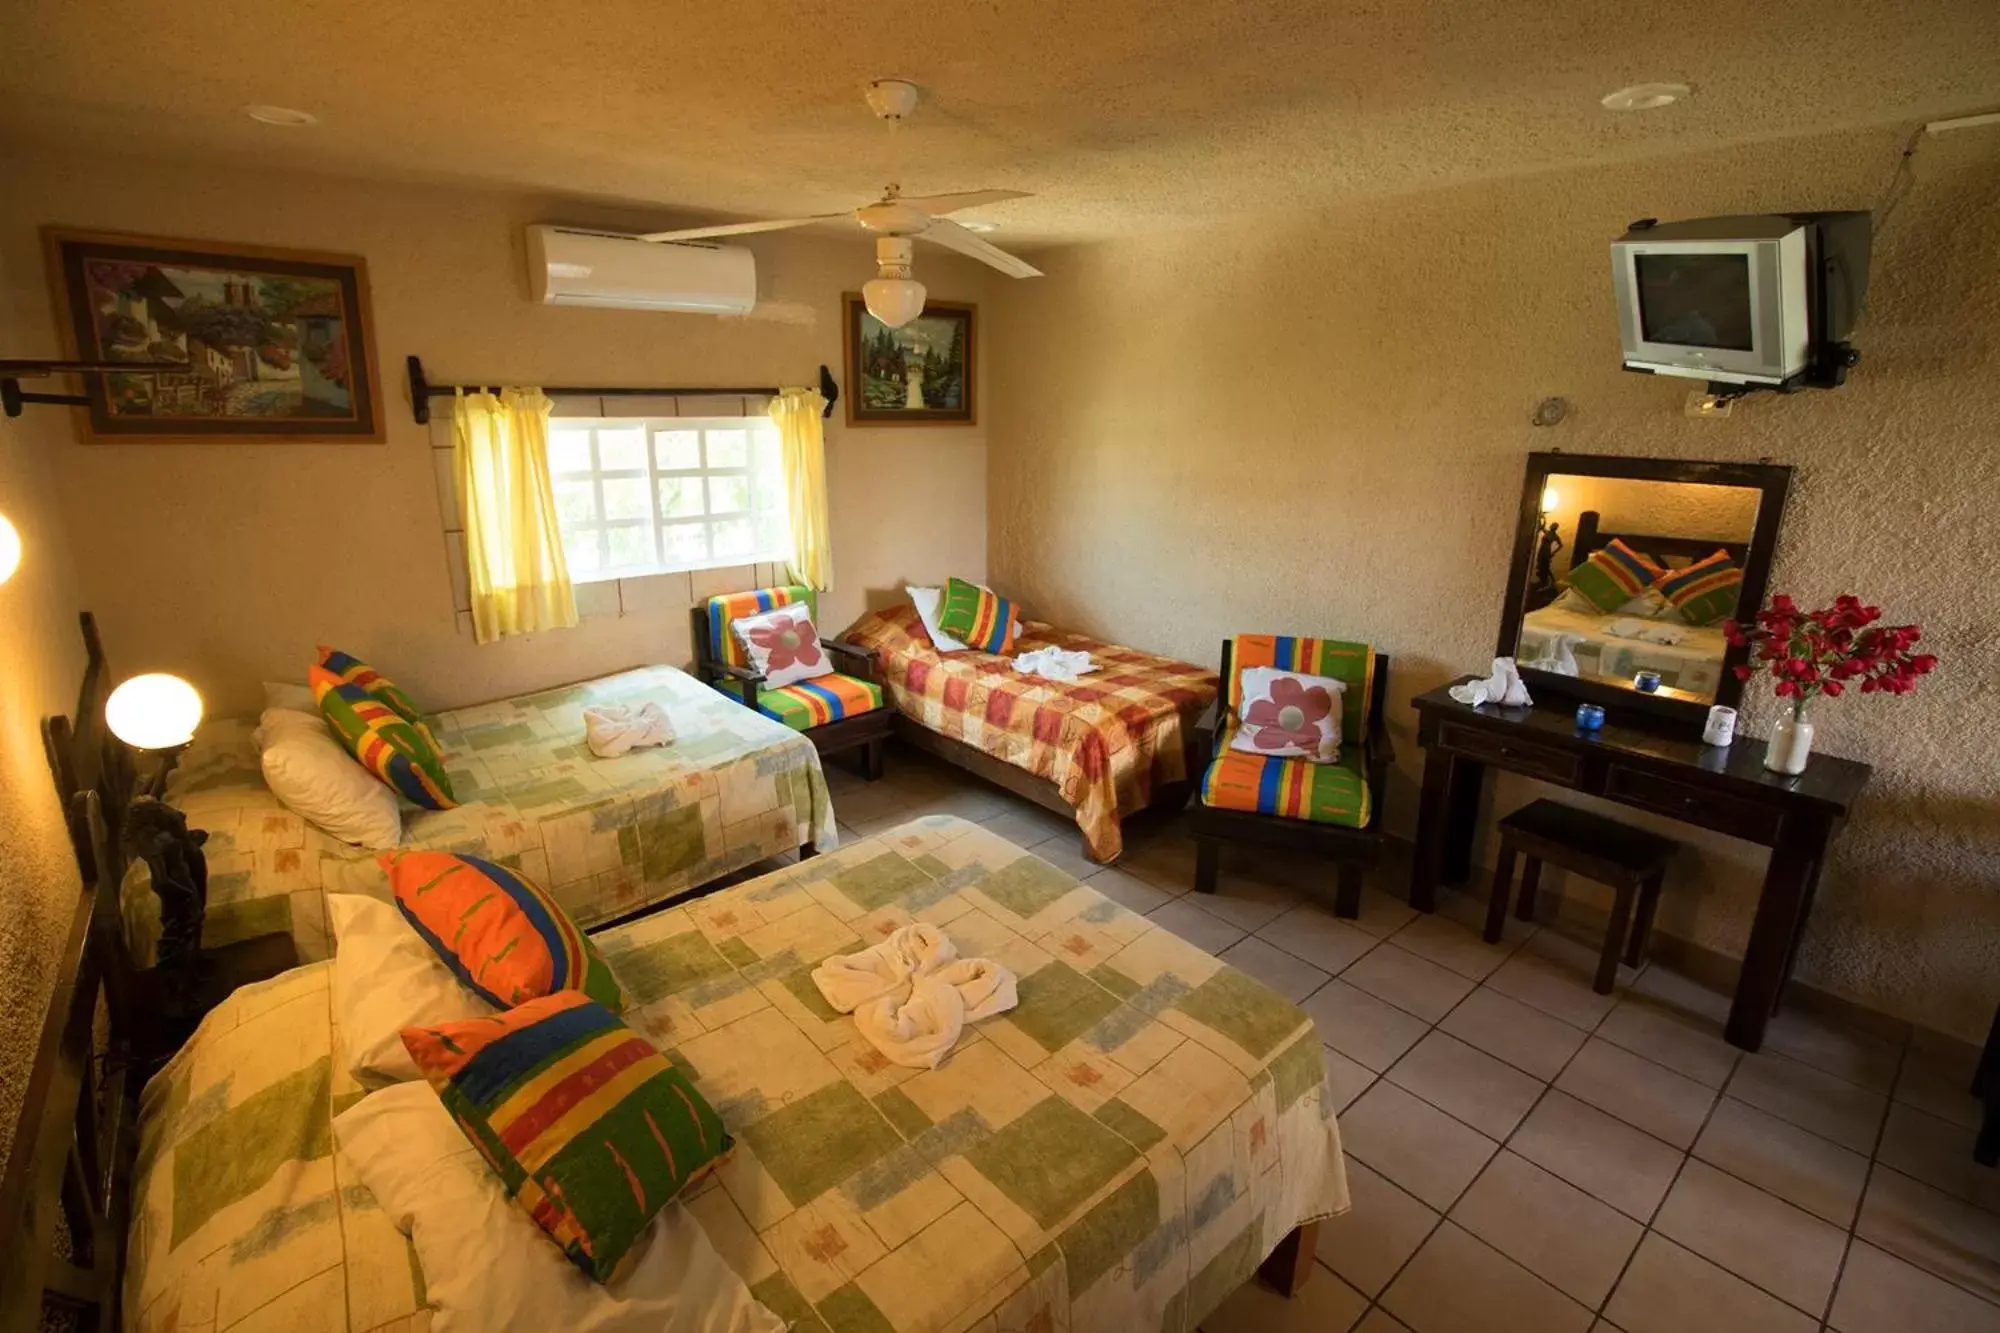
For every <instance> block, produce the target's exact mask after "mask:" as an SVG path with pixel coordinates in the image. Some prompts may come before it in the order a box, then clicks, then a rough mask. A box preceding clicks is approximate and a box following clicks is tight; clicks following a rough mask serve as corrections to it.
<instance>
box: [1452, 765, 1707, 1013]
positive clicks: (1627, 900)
mask: <svg viewBox="0 0 2000 1333" xmlns="http://www.w3.org/2000/svg"><path fill="white" fill-rule="evenodd" d="M1678 850H1680V844H1679V843H1677V842H1675V841H1673V839H1671V838H1662V837H1660V836H1659V835H1658V834H1654V833H1647V832H1646V831H1645V830H1643V829H1636V828H1633V827H1631V826H1630V825H1629V824H1621V823H1619V822H1618V821H1617V820H1615V819H1606V818H1605V817H1604V816H1602V815H1594V814H1591V813H1590V812H1589V811H1587V810H1579V809H1577V808H1576V807H1575V806H1569V805H1564V804H1563V803H1562V802H1560V801H1547V800H1543V801H1536V802H1534V803H1532V804H1530V805H1525V806H1522V807H1521V808H1520V809H1519V810H1516V811H1515V812H1514V813H1513V814H1511V815H1508V816H1507V817H1506V818H1505V819H1503V820H1501V821H1500V856H1499V859H1498V861H1497V863H1496V864H1495V866H1494V868H1493V896H1492V899H1491V901H1489V902H1488V903H1487V905H1486V942H1487V943H1489V944H1497V943H1499V941H1500V935H1501V929H1502V927H1503V926H1504V925H1505V924H1506V920H1507V898H1508V896H1509V892H1510V890H1511V889H1512V887H1513V879H1514V858H1515V857H1516V856H1524V857H1526V858H1527V865H1526V866H1525V867H1523V869H1522V871H1521V897H1520V902H1519V904H1518V905H1517V907H1516V908H1515V915H1516V916H1517V917H1519V918H1520V919H1521V920H1523V921H1533V920H1534V919H1535V890H1536V888H1537V887H1538V886H1539V884H1540V881H1541V876H1542V863H1543V862H1547V863H1549V864H1550V865H1554V866H1560V867H1561V868H1562V869H1564V870H1567V871H1570V872H1571V873H1572V874H1577V875H1582V876H1583V877H1584V878H1586V879H1594V880H1596V881H1597V882H1598V883H1600V884H1608V885H1610V886H1611V888H1612V891H1613V892H1614V893H1615V895H1616V897H1615V898H1614V899H1613V900H1612V904H1611V924H1610V927H1609V928H1608V929H1607V930H1606V931H1605V933H1604V949H1603V952H1602V953H1600V954H1599V955H1598V959H1597V977H1596V979H1595V981H1594V982H1593V983H1592V989H1593V990H1595V991H1596V992H1597V993H1598V994H1599V995H1609V994H1610V993H1611V987H1612V983H1613V982H1615V981H1616V980H1617V979H1618V956H1619V954H1620V952H1621V951H1622V952H1623V953H1624V956H1625V962H1626V963H1627V964H1628V965H1630V966H1632V967H1637V966H1638V965H1639V963H1640V961H1641V960H1642V959H1644V958H1645V956H1646V939H1647V936H1649V935H1650V934H1651V933H1652V930H1653V912H1654V910H1655V909H1656V908H1657V907H1658V905H1659V901H1660V885H1661V882H1662V881H1663V880H1664V879H1665V878H1666V873H1667V863H1668V862H1670V861H1672V860H1673V859H1674V853H1675V852H1676V851H1678ZM1635 900H1636V901H1635ZM1635 907H1636V912H1637V915H1636V919H1635V916H1634V912H1635Z"/></svg>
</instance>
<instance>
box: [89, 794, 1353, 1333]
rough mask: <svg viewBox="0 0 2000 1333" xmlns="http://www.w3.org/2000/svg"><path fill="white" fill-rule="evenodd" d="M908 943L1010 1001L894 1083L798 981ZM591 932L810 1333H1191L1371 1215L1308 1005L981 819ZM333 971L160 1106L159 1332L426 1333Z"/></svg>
mask: <svg viewBox="0 0 2000 1333" xmlns="http://www.w3.org/2000/svg"><path fill="white" fill-rule="evenodd" d="M912 920H925V921H930V922H934V923H936V924H938V925H939V926H941V927H942V928H943V930H944V931H945V933H946V934H947V935H948V936H949V937H950V938H951V939H952V940H953V941H954V942H955V943H956V944H957V945H958V946H959V948H960V950H961V952H963V953H967V954H979V955H984V956H986V957H990V958H994V959H996V960H998V961H1000V962H1002V963H1004V964H1006V965H1007V966H1008V967H1010V968H1012V969H1014V971H1015V972H1016V973H1017V975H1018V976H1019V978H1020V1005H1019V1007H1018V1008H1016V1009H1015V1010H1013V1011H1012V1012H1011V1013H1009V1014H1006V1015H1004V1016H1002V1017H999V1018H995V1019H990V1020H987V1021H986V1022H983V1023H980V1024H978V1025H976V1026H975V1027H973V1028H969V1029H968V1030H967V1032H966V1034H965V1036H964V1038H963V1039H962V1040H961V1042H960V1044H959V1046H958V1047H957V1048H956V1049H955V1050H954V1051H953V1052H952V1054H951V1055H950V1056H949V1057H948V1058H947V1059H946V1061H945V1063H944V1064H943V1066H942V1067H941V1068H939V1069H936V1070H915V1069H906V1068H903V1067H900V1066H896V1065H891V1064H889V1063H888V1062H887V1061H886V1060H884V1059H883V1058H882V1057H881V1056H880V1055H879V1054H878V1053H877V1052H876V1051H875V1050H874V1048H873V1047H871V1046H870V1045H868V1044H867V1042H866V1041H864V1040H863V1039H862V1038H861V1037H860V1035H859V1034H858V1033H857V1031H856V1030H855V1027H854V1023H853V1020H852V1019H850V1018H847V1017H844V1016H841V1015H837V1014H835V1013H833V1012H832V1011H831V1010H830V1009H828V1008H827V1006H826V1005H825V1003H824V1002H823V1001H822V1000H821V999H820V996H819V992H818V991H817V990H816V989H815V988H814V986H813V984H812V982H811V979H810V976H809V972H810V968H811V966H812V964H813V963H815V962H816V961H818V960H819V959H821V958H823V957H825V956H826V955H828V954H832V953H840V952H847V951H850V950H852V949H855V948H858V947H860V946H861V945H863V944H865V943H869V942H872V941H874V940H876V939H878V938H880V937H881V936H882V935H883V934H885V933H887V932H888V931H891V930H893V929H895V928H897V927H898V926H901V925H904V924H907V923H909V922H910V921H912ZM597 941H598V944H599V946H600V948H602V949H603V951H604V953H605V956H606V958H607V959H608V960H609V962H610V963H611V966H612V967H613V968H614V970H616V972H617V973H618V975H619V978H620V980H621V981H622V983H623V984H624V986H625V988H626V991H627V994H628V996H629V998H630V1007H629V1008H628V1010H627V1019H628V1021H630V1022H631V1023H632V1024H633V1025H634V1026H635V1027H636V1028H638V1029H639V1030H640V1031H643V1032H645V1033H647V1034H648V1035H649V1036H650V1037H651V1038H652V1039H653V1040H654V1041H656V1042H658V1043H659V1044H660V1045H661V1046H662V1047H663V1048H664V1049H666V1050H667V1051H668V1053H669V1055H670V1057H671V1058H672V1059H673V1060H674V1061H675V1062H676V1063H678V1064H679V1065H681V1066H682V1067H683V1068H685V1069H687V1070H688V1071H689V1072H690V1073H691V1074H692V1075H693V1077H694V1078H695V1079H696V1081H697V1083H698V1085H699V1086H700V1088H701V1090H702V1092H703V1093H704V1094H705V1095H706V1096H707V1097H708V1099H709V1100H710V1101H711V1102H712V1103H714V1105H715V1106H716V1107H717V1109H718V1110H719V1111H720V1112H721V1113H722V1116H723V1118H724V1120H725V1121H726V1122H727V1124H728V1125H729V1128H730V1131H731V1133H732V1134H733V1135H734V1136H735V1138H736V1140H737V1147H736V1150H735V1152H734V1153H733V1155H732V1156H731V1157H730V1158H729V1160H728V1161H727V1163H726V1164H725V1165H724V1166H723V1167H722V1168H721V1170H720V1171H718V1172H717V1173H716V1174H715V1175H713V1176H711V1177H710V1178H709V1179H708V1180H707V1181H706V1182H704V1184H703V1185H702V1186H701V1187H699V1188H698V1190H697V1191H696V1192H695V1193H694V1195H693V1196H692V1197H691V1198H690V1199H689V1200H688V1202H687V1204H686V1206H687V1207H689V1208H690V1209H692V1210H693V1212H694V1214H695V1216H696V1217H698V1218H699V1219H700V1221H701V1222H702V1224H703V1226H704V1227H705V1228H706V1229H707V1231H708V1234H709V1236H710V1238H711V1239H712V1240H713V1241H714V1242H715V1245H716V1248H717V1249H718V1250H719V1251H720V1252H721V1253H722V1254H723V1256H724V1257H725V1258H726V1259H727V1260H728V1261H729V1262H730V1264H731V1265H732V1266H734V1267H735V1268H736V1270H737V1271H738V1272H739V1273H740V1274H741V1275H742V1277H743V1278H744V1280H745V1282H746V1283H747V1284H748V1285H749V1286H750V1288H751V1290H752V1291H753V1292H754V1293H755V1294H756V1296H757V1298H758V1299H759V1300H761V1301H763V1302H764V1303H765V1304H766V1305H767V1306H769V1307H770V1308H771V1309H772V1310H774V1311H776V1312H777V1313H778V1314H779V1315H781V1316H783V1317H785V1318H787V1319H789V1320H792V1321H795V1323H794V1326H795V1327H796V1328H799V1329H801V1330H821V1333H825V1331H827V1330H834V1331H839V1330H850V1329H867V1330H888V1331H892V1333H915V1331H916V1330H937V1329H950V1330H982V1331H984V1333H1000V1330H1016V1329H1044V1330H1052V1331H1053V1330H1063V1329H1070V1330H1079V1331H1081V1330H1086V1329H1089V1330H1127V1329H1144V1330H1148V1331H1149V1333H1150V1331H1151V1330H1161V1333H1189V1331H1191V1330H1193V1329H1195V1328H1196V1326H1197V1325H1198V1324H1199V1322H1200V1321H1201V1319H1202V1318H1204V1317H1205V1316H1206V1315H1207V1314H1208V1313H1209V1312H1210V1311H1211V1310H1213V1309H1214V1308H1215V1307H1216V1306H1217V1305H1218V1304H1219V1303H1220V1302H1221V1301H1222V1299H1223V1298H1224V1297H1225V1296H1227V1295H1228V1294H1229V1293H1230V1292H1231V1291H1232V1290H1234V1289H1235V1287H1236V1286H1238V1285H1239V1284H1240V1283H1242V1282H1243V1281H1245V1280H1247V1279H1248V1278H1249V1277H1250V1275H1251V1274H1252V1273H1253V1272H1254V1271H1255V1270H1256V1267H1257V1265H1258V1263H1259V1261H1260V1260H1261V1259H1262V1258H1263V1256H1264V1255H1265V1254H1266V1253H1267V1252H1268V1251H1269V1250H1270V1249H1271V1247H1272V1246H1274V1245H1275V1244H1276V1243H1277V1242H1278V1241H1279V1239H1281V1238H1282V1237H1283V1236H1284V1235H1285V1234H1286V1232H1288V1231H1290V1230H1291V1229H1292V1228H1293V1227H1294V1226H1296V1225H1298V1224H1299V1223H1301V1222H1304V1221H1307V1220H1310V1219H1313V1218H1318V1217H1322V1216H1326V1215H1328V1214H1331V1213H1335V1212H1340V1211H1344V1210H1345V1209H1346V1208H1347V1206H1348V1198H1347V1189H1346V1177H1345V1171H1344V1167H1343V1163H1342V1158H1341V1152H1340V1141H1339V1134H1338V1130H1337V1128H1336V1126H1335V1124H1334V1120H1333V1114H1332V1109H1331V1106H1330V1103H1329V1102H1328V1101H1327V1094H1326V1091H1325V1088H1324V1079H1325V1065H1324V1057H1323V1053H1322V1049H1321V1046H1320V1042H1319V1036H1318V1033H1317V1032H1316V1031H1315V1030H1314V1028H1313V1026H1312V1022H1311V1020H1310V1019H1309V1018H1308V1017H1307V1016H1306V1015H1305V1014H1304V1013H1303V1012H1301V1011H1300V1010H1299V1009H1297V1008H1296V1007H1294V1006H1292V1005H1290V1004H1288V1003H1286V1002H1285V1001H1284V1000H1283V999H1282V998H1280V997H1279V996H1278V995H1277V994H1275V993H1274V992H1272V991H1270V990H1269V989H1267V988H1266V987H1264V986H1263V985H1261V984H1260V983H1258V982H1256V981H1254V980H1252V979H1250V978H1249V977H1247V976H1245V975H1243V974H1242V973H1240V972H1237V971H1235V970H1234V969H1232V968H1229V967H1227V966H1225V965H1224V964H1223V963H1221V962H1220V961H1219V960H1217V959H1216V958H1213V957H1211V956H1210V955H1208V954H1205V953H1203V952H1202V951H1200V950H1199V949H1196V948H1195V947H1194V946H1193V945H1191V944H1188V943H1186V942H1184V941H1182V940H1180V939H1178V938H1177V937H1175V936H1173V935H1171V934H1169V933H1167V932H1166V931H1164V930H1162V929H1160V928H1159V927H1157V926H1155V925H1153V924H1152V923H1151V922H1149V921H1147V920H1146V919H1145V918H1143V917H1139V916H1136V915H1134V914H1133V913H1131V912H1128V911H1126V910H1125V909H1123V908H1121V907H1119V906H1118V905H1116V904H1115V903H1113V902H1111V901H1110V900H1109V899H1107V898H1105V897H1103V896H1102V895H1100V894H1099V893H1097V892H1096V891H1095V890H1093V889H1090V888H1088V887H1087V886H1085V885H1082V884H1079V883H1078V882H1077V881H1076V880H1074V879H1072V878H1071V877H1069V876H1068V875H1065V874H1063V873H1062V872H1061V871H1059V870H1057V869H1055V868H1054V867H1052V866H1050V865H1048V864H1047V863H1046V862H1043V861H1040V860H1038V859H1036V858H1035V857H1034V856H1032V855H1030V854H1028V853H1026V852H1023V851H1021V850H1019V849H1018V848H1015V847H1013V846H1012V845H1011V844H1008V843H1006V842H1004V841H1002V840H1001V839H1000V838H998V837H997V836H996V835H994V834H992V833H989V832H987V831H986V830H984V829H982V828H979V827H977V826H974V825H971V824H967V823H965V822H963V821H961V820H958V819H954V818H951V817H948V816H936V817H931V818H926V819H922V820H918V821H916V822H914V823H911V824H906V825H904V826H902V827H900V828H897V829H893V830H890V831H889V832H887V833H883V834H880V835H878V836H876V837H873V838H869V839H866V840H864V841H861V842H858V843H855V844H852V845H850V846H849V847H846V848H843V849H841V850H840V851H838V852H835V853H832V854H830V855H827V856H822V857H817V858H814V859H812V860H809V861H806V862H804V863H802V864H800V865H797V866H794V867H789V868H787V869H785V870H782V871H777V872H774V873H772V874H769V875H765V876H762V877H761V878H758V879H755V880H752V881H749V882H748V883H745V884H741V885H737V886H735V887H733V888H730V889H727V890H724V891H723V892H721V893H718V894H715V895H713V896H712V897H708V898H704V899H700V900H698V901H696V902H693V903H688V904H683V905H681V906H678V907H674V908H671V909H668V910H666V911H663V912H660V913H657V914H655V915H653V916H649V917H647V918H644V919H643V920H640V921H635V922H631V923H629V924H626V925H623V926H617V927H613V928H611V929H609V930H607V931H604V932H602V933H601V934H599V935H598V936H597ZM325 976H326V972H325V969H324V967H323V966H316V967H307V968H302V969H300V970H298V971H295V972H292V973H289V974H287V975H286V976H285V977H284V978H281V979H279V980H278V981H275V982H271V983H268V984H267V985H265V986H261V987H254V988H251V989H249V990H245V991H242V992H239V993H238V994H237V995H236V996H235V997H233V998H232V999H231V1000H230V1001H228V1002H227V1003H226V1004H224V1005H223V1006H222V1007H221V1008H220V1009H218V1010H217V1011H216V1012H215V1013H214V1014H213V1015H211V1016H210V1019H209V1021H208V1023H207V1024H205V1025H204V1027H203V1030H202V1032H201V1033H200V1034H198V1035H197V1036H196V1038H195V1039H194V1041H193V1042H192V1043H191V1044H190V1045H189V1047H188V1048H187V1049H186V1050H184V1051H183V1052H182V1054H181V1056H180V1057H179V1058H177V1059H176V1061H175V1062H174V1064H173V1065H171V1066H169V1068H168V1070H167V1071H166V1073H164V1074H163V1075H161V1076H160V1077H159V1078H158V1079H156V1080H155V1081H154V1082H153V1083H152V1084H151V1085H149V1086H148V1088H147V1091H146V1099H145V1106H146V1118H145V1122H144V1125H143V1135H144V1141H145V1143H146V1151H145V1159H144V1161H143V1163H142V1169H141V1170H140V1172H139V1174H138V1177H137V1182H136V1195H135V1199H136V1203H135V1207H136V1208H137V1210H138V1213H137V1220H136V1221H135V1223H134V1237H135V1246H134V1251H133V1264H132V1268H131V1271H130V1276H129V1283H130V1289H131V1292H132V1308H133V1310H135V1311H137V1312H138V1314H139V1322H138V1324H137V1327H139V1328H141V1329H154V1328H175V1329H177V1330H179V1331H180V1333H187V1331H188V1330H196V1329H200V1330H208V1329H220V1328H241V1329H245V1330H261V1329H267V1328H271V1329H275V1328H284V1329H288V1330H289V1329H293V1328H301V1329H328V1330H364V1329H375V1328H387V1327H412V1328H415V1327H421V1326H422V1323H421V1321H422V1319H423V1315H422V1314H421V1313H417V1314H415V1315H414V1316H413V1317H412V1318H411V1322H409V1323H408V1324H407V1325H398V1324H396V1323H395V1322H394V1321H396V1320H398V1319H401V1318H404V1317H405V1316H411V1315H412V1307H413V1305H414V1306H420V1305H421V1304H422V1301H423V1295H422V1291H423V1287H422V1279H421V1276H420V1274H418V1273H417V1272H416V1269H415V1264H414V1261H413V1259H412V1258H411V1257H410V1255H409V1253H408V1252H407V1250H406V1249H405V1248H404V1246H403V1244H402V1242H401V1238H400V1237H398V1236H396V1235H395V1234H394V1233H393V1232H389V1233H388V1234H386V1235H385V1234H383V1232H384V1229H385V1228H386V1226H387V1224H386V1222H385V1221H384V1220H383V1218H382V1215H381V1214H380V1213H379V1212H377V1211H375V1208H374V1204H373V1201H372V1199H370V1198H369V1197H368V1195H367V1192H366V1191H365V1190H361V1189H359V1188H358V1187H357V1186H355V1185H354V1184H353V1182H352V1180H351V1178H347V1177H344V1176H343V1175H342V1172H341V1169H340V1164H339V1162H338V1159H337V1158H332V1157H329V1155H328V1149H327V1144H328V1138H329V1135H328V1126H327V1119H326V1118H327V1116H328V1114H329V1113H330V1112H331V1111H337V1110H338V1109H341V1108H344V1107H345V1106H346V1105H347V1104H348V1102H347V1101H346V1100H345V1098H347V1097H349V1096H351V1095H352V1093H351V1092H350V1091H348V1090H347V1089H346V1087H345V1085H344V1083H343V1079H342V1076H341V1075H339V1074H338V1073H337V1072H336V1073H333V1074H331V1075H330V1074H329V1073H328V1070H327V1061H326V1059H325V1052H326V1051H327V1050H328V1049H329V1046H330V1039H326V1038H324V1037H323V1035H322V1034H323V1032H324V1030H325V1029H326V1028H327V1027H329V1026H330V1020H329V1018H328V1017H327V1016H326V1010H325V1006H326V983H325ZM334 1064H335V1066H336V1068H337V1066H338V1065H339V1061H338V1060H335V1061H334ZM252 1138H255V1139H258V1140H260V1142H259V1144H258V1145H257V1146H256V1147H255V1148H254V1150H252V1151H248V1152H241V1153H238V1152H235V1151H234V1150H235V1149H237V1148H239V1147H241V1146H243V1145H244V1144H246V1143H247V1142H248V1140H250V1139H252Z"/></svg>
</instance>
